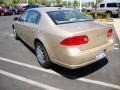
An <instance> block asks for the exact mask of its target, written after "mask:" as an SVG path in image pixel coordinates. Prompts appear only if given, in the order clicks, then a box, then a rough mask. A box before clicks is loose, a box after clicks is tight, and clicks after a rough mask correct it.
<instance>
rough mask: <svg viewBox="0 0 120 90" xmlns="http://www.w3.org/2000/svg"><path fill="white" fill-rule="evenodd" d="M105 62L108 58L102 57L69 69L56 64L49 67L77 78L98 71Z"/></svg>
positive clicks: (61, 73) (64, 74)
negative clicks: (85, 64) (82, 65)
mask: <svg viewBox="0 0 120 90" xmlns="http://www.w3.org/2000/svg"><path fill="white" fill-rule="evenodd" d="M107 63H108V59H107V58H104V59H101V60H99V61H97V62H95V63H92V64H90V65H87V66H84V67H81V68H78V69H73V70H71V69H67V68H64V67H61V66H58V65H56V64H53V65H52V68H51V69H52V70H53V71H55V72H57V73H59V74H60V75H62V76H64V77H66V78H68V79H77V78H81V77H85V76H87V75H89V74H92V73H94V72H96V71H98V70H99V69H101V68H102V67H104V66H105V65H106V64H107Z"/></svg>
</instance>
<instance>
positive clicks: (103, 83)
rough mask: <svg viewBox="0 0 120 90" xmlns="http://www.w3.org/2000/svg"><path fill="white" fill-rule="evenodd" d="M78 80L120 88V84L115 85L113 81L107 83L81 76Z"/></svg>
mask: <svg viewBox="0 0 120 90" xmlns="http://www.w3.org/2000/svg"><path fill="white" fill-rule="evenodd" d="M77 80H80V81H83V82H87V83H92V84H97V85H101V86H106V87H111V88H114V89H119V90H120V86H119V85H115V84H111V83H106V82H102V81H97V80H90V79H86V78H79V79H77Z"/></svg>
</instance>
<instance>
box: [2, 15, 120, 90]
mask: <svg viewBox="0 0 120 90" xmlns="http://www.w3.org/2000/svg"><path fill="white" fill-rule="evenodd" d="M13 17H14V16H0V90H120V42H119V39H118V37H117V34H116V33H115V35H114V37H115V42H114V50H113V52H112V53H111V54H110V55H109V56H108V57H107V58H106V59H102V60H100V61H98V62H96V63H93V64H91V65H88V66H86V67H83V68H80V69H76V70H69V69H66V68H63V67H60V66H58V65H55V64H53V65H52V67H51V69H44V68H42V67H41V66H40V65H39V64H38V62H37V59H36V56H35V53H34V51H33V50H32V49H31V48H30V47H29V46H27V45H26V44H25V43H24V42H22V41H16V40H15V39H14V37H13V34H12V27H11V25H12V22H13ZM119 20H120V19H119Z"/></svg>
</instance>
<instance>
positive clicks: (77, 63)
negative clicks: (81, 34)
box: [52, 41, 113, 69]
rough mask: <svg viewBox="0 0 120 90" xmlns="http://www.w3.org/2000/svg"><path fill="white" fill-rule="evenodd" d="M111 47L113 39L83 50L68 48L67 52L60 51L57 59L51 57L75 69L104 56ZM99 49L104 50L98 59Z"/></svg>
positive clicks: (62, 64)
mask: <svg viewBox="0 0 120 90" xmlns="http://www.w3.org/2000/svg"><path fill="white" fill-rule="evenodd" d="M70 49H71V48H70ZM112 49H113V41H110V42H109V43H107V44H104V45H101V46H99V47H96V48H93V49H89V50H85V51H79V52H78V51H77V50H75V51H74V50H73V51H72V50H71V51H70V50H68V52H65V53H60V54H61V55H59V56H60V57H59V59H57V60H55V59H53V60H52V62H54V63H56V64H58V65H60V66H63V67H66V68H69V69H77V68H80V67H83V66H86V65H89V64H91V63H94V62H96V61H98V60H100V59H102V58H105V57H106V56H107V55H108V54H109V53H110V52H111V51H112ZM101 51H105V56H104V57H102V58H100V59H96V54H97V53H98V52H101Z"/></svg>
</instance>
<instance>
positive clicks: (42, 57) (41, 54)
mask: <svg viewBox="0 0 120 90" xmlns="http://www.w3.org/2000/svg"><path fill="white" fill-rule="evenodd" d="M35 52H36V56H37V60H38V62H39V64H40V65H41V66H42V67H43V68H46V69H49V68H50V65H51V62H50V59H49V56H48V54H47V51H46V49H45V48H44V46H43V45H42V44H41V43H40V42H36V44H35Z"/></svg>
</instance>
